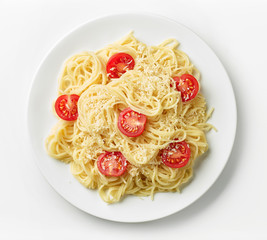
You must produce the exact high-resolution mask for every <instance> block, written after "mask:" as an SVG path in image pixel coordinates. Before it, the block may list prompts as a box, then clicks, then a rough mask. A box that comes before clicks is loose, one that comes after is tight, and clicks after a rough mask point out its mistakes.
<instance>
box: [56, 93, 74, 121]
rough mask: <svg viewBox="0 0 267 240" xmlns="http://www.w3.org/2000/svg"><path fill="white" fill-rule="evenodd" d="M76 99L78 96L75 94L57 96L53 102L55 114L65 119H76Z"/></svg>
mask: <svg viewBox="0 0 267 240" xmlns="http://www.w3.org/2000/svg"><path fill="white" fill-rule="evenodd" d="M78 100H79V96H78V95H76V94H72V95H61V96H59V97H58V98H57V100H56V103H55V110H56V113H57V115H58V116H59V117H60V118H62V119H63V120H66V121H74V120H76V119H77V118H78V107H77V103H78Z"/></svg>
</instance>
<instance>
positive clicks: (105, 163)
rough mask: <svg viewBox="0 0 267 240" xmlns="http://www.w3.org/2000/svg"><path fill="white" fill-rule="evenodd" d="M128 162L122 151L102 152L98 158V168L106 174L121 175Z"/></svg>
mask: <svg viewBox="0 0 267 240" xmlns="http://www.w3.org/2000/svg"><path fill="white" fill-rule="evenodd" d="M127 165H128V162H127V160H126V158H125V157H124V156H123V155H122V153H121V152H106V153H102V154H101V155H100V156H99V157H98V160H97V167H98V170H99V171H100V172H101V173H102V174H104V175H105V176H111V177H118V176H121V175H122V174H123V173H124V172H125V171H126V168H127Z"/></svg>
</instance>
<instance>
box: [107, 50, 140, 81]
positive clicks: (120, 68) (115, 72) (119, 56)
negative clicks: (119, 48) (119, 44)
mask: <svg viewBox="0 0 267 240" xmlns="http://www.w3.org/2000/svg"><path fill="white" fill-rule="evenodd" d="M134 65H135V62H134V59H133V58H132V56H131V55H129V54H127V53H116V54H114V55H113V56H111V57H110V59H109V60H108V63H107V67H106V71H107V74H108V76H109V77H110V78H119V77H121V76H122V74H124V73H125V72H126V71H128V70H132V69H133V68H134Z"/></svg>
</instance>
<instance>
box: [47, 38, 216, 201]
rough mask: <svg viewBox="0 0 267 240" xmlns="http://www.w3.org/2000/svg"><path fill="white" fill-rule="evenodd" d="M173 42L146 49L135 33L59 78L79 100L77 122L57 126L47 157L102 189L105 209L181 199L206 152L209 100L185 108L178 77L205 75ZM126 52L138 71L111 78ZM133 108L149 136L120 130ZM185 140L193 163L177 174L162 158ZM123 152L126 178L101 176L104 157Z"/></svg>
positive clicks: (76, 61) (79, 57) (87, 55)
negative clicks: (125, 202)
mask: <svg viewBox="0 0 267 240" xmlns="http://www.w3.org/2000/svg"><path fill="white" fill-rule="evenodd" d="M178 45H179V43H178V42H177V40H175V39H169V40H166V41H164V42H163V43H161V44H160V45H158V46H147V45H145V44H144V43H142V42H140V41H138V40H137V39H136V38H135V37H134V35H133V34H132V33H130V34H128V35H127V36H125V37H124V38H122V39H121V40H119V41H117V42H115V43H113V44H110V45H108V46H107V47H105V48H103V49H101V50H99V51H97V52H95V53H93V52H83V53H80V54H76V55H74V56H72V57H71V58H69V59H68V60H67V61H66V62H65V65H64V68H63V71H62V75H61V76H60V78H59V88H58V94H59V95H62V94H77V95H79V96H80V98H79V101H78V113H79V115H78V118H77V121H64V120H61V119H60V120H59V121H58V123H57V124H56V126H55V127H54V128H53V129H52V131H51V133H50V135H49V136H48V138H47V139H46V148H47V152H48V154H49V155H50V156H51V157H53V158H55V159H58V160H61V161H63V162H65V163H70V166H71V172H72V174H73V175H74V176H75V177H76V178H77V179H78V180H79V181H80V182H81V183H82V184H83V185H84V186H85V187H87V188H90V189H98V191H99V194H100V196H101V198H102V199H103V200H104V201H105V202H107V203H114V202H118V201H120V200H121V198H122V197H123V196H125V195H130V194H132V195H137V196H151V197H152V198H153V196H154V193H156V192H177V191H179V190H180V188H181V186H182V184H184V183H186V182H188V181H189V179H190V178H191V177H192V175H193V165H194V162H195V160H196V158H197V157H198V156H200V155H202V154H203V153H204V152H206V151H207V149H208V143H207V141H206V137H205V133H206V132H207V131H209V130H210V129H211V128H212V125H210V124H209V123H207V120H208V118H209V116H210V114H211V112H210V113H207V110H206V101H205V98H204V96H203V95H202V94H201V93H198V94H197V95H196V97H195V98H194V99H192V100H190V101H188V102H182V100H181V93H180V92H179V91H177V90H176V88H175V82H174V80H173V76H181V75H183V74H191V75H193V76H194V77H195V78H196V79H197V80H198V81H199V78H200V74H199V72H198V70H197V69H196V68H195V67H194V66H193V64H192V63H191V62H190V60H189V58H188V56H187V55H186V54H185V53H183V52H182V51H180V50H179V49H178V48H177V47H178ZM118 52H123V53H127V54H129V55H131V56H132V57H133V59H134V61H135V66H134V68H133V69H132V70H129V71H127V72H126V73H124V74H123V75H122V76H121V77H120V78H116V79H113V80H112V79H110V78H109V76H108V75H107V72H106V68H105V66H106V65H107V63H108V60H109V59H110V58H111V56H113V55H114V54H116V53H118ZM128 107H130V108H131V109H132V110H133V111H136V112H138V113H141V114H143V115H145V116H146V117H147V124H146V127H145V130H144V132H143V133H142V134H141V135H140V136H138V137H135V138H131V137H127V136H126V135H124V134H122V132H121V131H120V130H119V129H118V126H117V122H118V119H119V115H120V112H122V111H123V110H124V109H125V108H128ZM180 141H186V142H187V144H188V145H189V147H190V150H191V155H190V159H189V162H188V163H187V165H186V166H184V167H182V168H171V167H168V166H166V165H165V164H163V163H162V161H161V151H162V150H163V149H165V148H167V147H168V146H169V144H170V143H174V142H180ZM105 151H107V152H114V151H118V152H121V153H122V155H123V156H124V157H125V158H126V159H127V161H128V163H129V164H128V166H127V171H126V173H125V174H123V175H121V176H118V177H113V176H105V175H103V174H101V172H100V171H99V169H98V167H97V160H98V158H99V156H100V155H101V154H102V153H103V152H105Z"/></svg>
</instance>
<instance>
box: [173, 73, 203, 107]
mask: <svg viewBox="0 0 267 240" xmlns="http://www.w3.org/2000/svg"><path fill="white" fill-rule="evenodd" d="M173 80H174V81H175V82H176V89H177V90H178V91H180V92H181V97H182V101H183V102H187V101H190V100H192V99H194V98H195V97H196V95H197V93H198V91H199V83H198V81H197V80H196V78H195V77H194V76H192V75H190V74H183V75H182V76H181V77H173Z"/></svg>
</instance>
